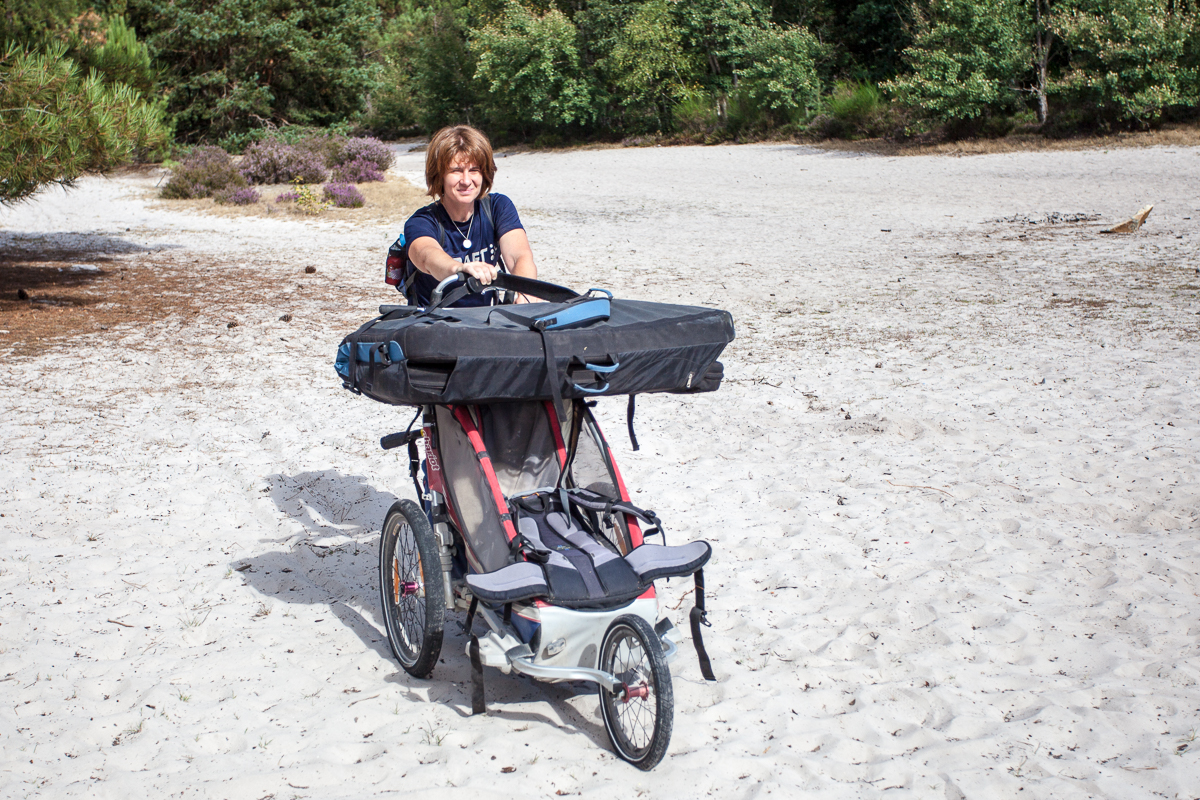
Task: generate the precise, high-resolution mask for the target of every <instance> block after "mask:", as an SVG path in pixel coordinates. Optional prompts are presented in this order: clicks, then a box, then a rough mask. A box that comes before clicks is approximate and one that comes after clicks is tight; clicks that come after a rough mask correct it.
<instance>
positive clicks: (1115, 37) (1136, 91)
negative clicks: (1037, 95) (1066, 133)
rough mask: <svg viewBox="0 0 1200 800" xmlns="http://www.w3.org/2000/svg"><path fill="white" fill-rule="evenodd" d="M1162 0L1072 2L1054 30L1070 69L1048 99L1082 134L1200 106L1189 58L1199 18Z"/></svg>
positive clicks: (1199, 89) (1139, 124)
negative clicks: (1065, 110) (1065, 109)
mask: <svg viewBox="0 0 1200 800" xmlns="http://www.w3.org/2000/svg"><path fill="white" fill-rule="evenodd" d="M1176 5H1177V4H1175V3H1170V2H1167V0H1136V2H1135V1H1134V0H1078V2H1077V5H1076V7H1075V8H1073V9H1071V10H1070V11H1069V12H1067V13H1065V14H1063V15H1062V17H1061V19H1060V21H1059V31H1060V35H1061V36H1062V38H1063V41H1064V43H1065V44H1066V46H1067V48H1068V51H1069V57H1070V68H1069V69H1068V70H1067V72H1066V73H1065V74H1064V75H1063V76H1062V78H1061V79H1060V80H1058V81H1057V82H1055V83H1054V84H1052V85H1051V88H1050V92H1051V93H1052V94H1054V95H1057V96H1058V97H1060V98H1061V99H1062V100H1064V101H1066V103H1067V104H1069V105H1070V106H1072V113H1071V114H1069V115H1067V116H1066V117H1065V118H1064V119H1062V120H1056V121H1055V126H1056V127H1058V128H1060V129H1061V127H1062V125H1063V123H1064V122H1066V121H1067V120H1068V119H1071V118H1072V117H1073V118H1075V119H1076V120H1078V122H1077V123H1076V124H1079V125H1081V126H1086V127H1092V126H1094V127H1100V128H1105V127H1109V126H1110V125H1112V124H1133V125H1135V126H1137V127H1146V126H1148V125H1150V124H1151V123H1153V122H1155V121H1157V120H1158V119H1159V118H1160V117H1161V116H1162V114H1163V112H1164V111H1165V110H1166V109H1168V108H1170V107H1172V106H1187V105H1195V104H1196V102H1197V100H1198V99H1200V87H1198V86H1197V78H1198V73H1197V67H1196V66H1194V65H1189V63H1188V61H1187V56H1188V55H1189V46H1190V45H1191V41H1190V40H1191V37H1192V36H1195V35H1197V28H1196V25H1197V22H1198V20H1197V15H1196V13H1195V12H1192V14H1190V15H1189V14H1186V13H1185V12H1183V11H1181V10H1175V9H1174V6H1176Z"/></svg>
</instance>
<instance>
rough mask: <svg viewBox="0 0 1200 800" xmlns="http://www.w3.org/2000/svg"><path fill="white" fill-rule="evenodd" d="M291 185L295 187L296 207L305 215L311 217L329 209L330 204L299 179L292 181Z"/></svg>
mask: <svg viewBox="0 0 1200 800" xmlns="http://www.w3.org/2000/svg"><path fill="white" fill-rule="evenodd" d="M292 185H293V186H295V187H296V189H295V192H296V206H297V207H298V208H299V209H300V210H301V211H302V212H304V213H305V214H308V215H310V216H312V215H316V214H320V213H321V212H322V211H324V210H325V209H327V208H329V206H330V203H329V202H327V201H326V200H325V199H324V198H323V197H322V195H321V194H317V190H316V189H314V188H313V187H312V186H309V185H306V184H305V183H304V182H303V181H301V180H300V179H299V178H296V179H295V180H293V181H292Z"/></svg>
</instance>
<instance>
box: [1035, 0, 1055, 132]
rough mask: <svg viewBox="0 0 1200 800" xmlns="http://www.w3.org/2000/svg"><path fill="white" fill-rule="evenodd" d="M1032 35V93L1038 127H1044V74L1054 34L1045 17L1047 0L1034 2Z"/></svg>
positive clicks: (1046, 110)
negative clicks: (1034, 97) (1035, 103)
mask: <svg viewBox="0 0 1200 800" xmlns="http://www.w3.org/2000/svg"><path fill="white" fill-rule="evenodd" d="M1033 15H1034V35H1033V53H1034V67H1035V68H1036V69H1037V80H1036V83H1035V85H1034V87H1033V93H1034V95H1035V96H1036V97H1037V121H1038V125H1039V126H1041V125H1045V124H1046V118H1047V117H1049V116H1050V104H1049V101H1048V100H1047V98H1046V83H1047V78H1046V73H1047V71H1048V69H1049V66H1050V49H1051V48H1052V47H1053V46H1054V33H1053V32H1052V31H1051V30H1050V29H1049V25H1048V23H1047V22H1046V20H1045V17H1047V16H1049V15H1050V2H1049V0H1034V4H1033Z"/></svg>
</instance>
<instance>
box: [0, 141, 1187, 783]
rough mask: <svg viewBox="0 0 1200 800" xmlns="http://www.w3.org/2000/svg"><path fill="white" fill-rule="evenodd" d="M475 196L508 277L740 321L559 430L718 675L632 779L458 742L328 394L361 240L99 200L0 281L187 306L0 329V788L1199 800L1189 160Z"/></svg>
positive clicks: (37, 205)
mask: <svg viewBox="0 0 1200 800" xmlns="http://www.w3.org/2000/svg"><path fill="white" fill-rule="evenodd" d="M499 166H500V173H499V175H498V179H497V186H496V188H497V190H498V191H502V192H505V193H507V194H509V195H510V196H512V197H513V198H514V199H515V201H516V203H517V206H518V208H519V209H520V210H521V212H522V215H523V218H524V220H525V223H526V225H527V228H528V230H529V233H530V238H531V239H532V241H533V244H534V248H535V253H536V255H537V257H538V259H539V262H540V265H541V269H542V273H543V275H544V276H545V277H547V278H549V279H551V280H556V281H560V282H564V283H567V284H569V285H572V286H576V287H580V288H586V287H588V286H593V285H594V286H603V287H609V288H612V289H614V290H615V291H616V292H617V293H618V294H619V295H622V296H626V297H634V298H655V299H666V300H674V301H679V302H690V303H702V304H713V305H719V306H721V307H724V308H727V309H729V310H730V311H731V312H732V313H733V315H734V318H735V321H736V324H737V327H738V338H737V340H736V341H735V342H734V343H733V345H732V346H731V347H730V348H729V350H728V351H727V353H726V356H725V358H724V359H723V360H724V362H725V365H726V375H727V376H728V379H727V381H726V384H725V385H724V386H723V387H722V389H721V390H720V391H719V392H717V393H715V394H711V395H704V396H697V397H692V398H679V397H668V396H663V397H646V398H643V399H642V400H641V401H640V402H639V418H638V434H639V438H640V439H641V442H642V450H641V451H640V452H638V453H636V454H635V453H632V452H630V450H629V445H628V443H627V442H626V441H625V439H624V437H623V435H622V434H623V424H622V422H623V419H622V417H623V410H624V404H623V403H622V402H621V401H620V400H618V399H612V400H608V401H602V402H601V405H600V409H599V411H600V414H601V419H602V420H604V421H605V422H606V427H607V429H608V431H609V434H610V437H611V439H612V440H613V442H614V444H615V446H616V448H617V451H618V452H617V455H618V459H619V461H620V463H621V465H622V467H623V470H624V472H625V475H626V479H627V481H628V482H629V483H630V484H631V485H632V486H634V487H636V490H637V493H636V499H637V500H638V501H639V502H640V504H642V505H645V506H649V507H652V508H654V509H655V510H656V511H657V512H658V513H659V514H660V516H662V517H663V518H664V520H666V521H667V524H668V525H669V528H670V531H671V536H672V540H673V541H675V542H680V541H683V540H684V539H685V538H692V537H704V538H707V539H709V540H710V541H712V542H713V543H714V545H715V548H716V555H715V556H714V559H713V562H712V565H711V566H710V567H709V568H708V569H706V572H707V573H708V582H709V584H710V587H711V588H712V589H713V593H714V595H715V597H714V598H713V600H712V601H711V608H712V612H711V614H710V617H711V619H712V620H713V622H714V627H713V628H712V629H711V631H709V632H708V635H707V641H708V646H709V649H710V652H711V653H713V655H714V662H715V668H716V671H717V674H718V678H719V681H718V682H717V683H715V684H709V683H705V682H704V681H703V680H702V679H701V678H700V675H699V670H698V668H697V666H696V664H695V661H694V658H692V656H691V653H690V649H689V645H688V644H687V643H685V645H684V648H683V649H682V651H681V658H680V659H679V660H677V661H676V662H675V664H674V665H673V672H674V675H675V680H674V685H675V697H676V704H677V710H676V718H675V733H674V737H673V739H672V743H671V748H670V752H669V756H668V757H667V758H666V759H665V760H664V762H663V763H662V764H661V765H660V766H659V767H658V768H657V769H656V770H655V771H654V772H652V773H649V774H647V773H641V772H639V771H637V770H635V769H633V768H631V767H629V766H627V765H625V764H623V763H622V762H620V761H618V760H617V759H616V758H615V757H614V756H613V755H612V754H611V752H610V750H609V746H608V743H607V740H606V737H605V734H604V731H603V725H602V723H601V720H600V716H599V711H598V707H597V702H596V698H595V695H594V694H592V693H590V692H589V691H586V690H585V688H584V687H582V686H551V685H546V684H540V683H535V682H531V681H528V680H526V679H524V678H519V677H512V676H508V677H506V676H502V675H500V674H499V673H497V672H495V671H491V670H489V671H488V687H489V702H490V712H489V715H488V716H486V717H471V716H469V709H470V692H469V682H468V680H469V665H468V662H467V659H466V657H465V656H464V655H463V652H462V651H463V646H464V639H463V637H462V636H461V634H459V633H457V632H456V631H455V632H451V633H448V636H447V640H446V645H445V647H444V649H443V658H444V663H442V664H440V665H439V667H438V669H437V670H436V672H435V673H434V677H433V678H432V679H431V680H428V681H418V680H414V679H411V678H409V677H408V676H407V674H406V673H404V672H403V671H401V670H400V669H399V668H398V666H397V665H396V664H395V662H394V661H393V660H392V659H391V657H390V653H389V651H388V647H387V643H386V641H385V639H384V636H383V634H382V633H381V626H380V614H379V612H378V610H377V599H376V592H377V588H376V577H375V570H376V559H377V555H376V542H377V539H378V535H377V527H378V525H379V524H380V522H381V520H382V517H383V514H384V512H385V510H386V509H387V507H388V505H389V504H390V503H391V502H392V501H393V498H394V497H406V496H409V495H410V493H411V488H409V485H408V477H407V471H406V465H405V463H404V459H403V458H402V457H397V456H396V455H394V454H385V453H383V452H381V451H380V450H379V449H378V445H377V440H378V437H379V436H380V435H382V434H384V433H389V432H391V431H394V430H398V429H401V428H403V427H404V425H405V424H407V422H408V414H407V413H406V412H405V411H404V410H403V409H393V408H389V407H384V406H381V405H377V404H374V403H371V402H369V401H367V400H364V399H363V398H361V397H355V396H353V395H351V394H350V393H348V392H346V391H344V390H343V389H341V388H340V385H339V382H338V381H337V380H336V379H335V376H334V372H333V370H332V367H331V364H330V362H331V359H332V355H333V352H334V349H335V347H336V345H337V343H338V341H339V340H340V338H341V336H342V335H344V334H345V333H346V332H347V331H348V330H349V329H350V328H351V327H352V326H354V325H356V324H357V323H358V322H360V321H362V320H364V319H366V318H367V317H368V315H370V314H371V313H372V308H373V306H374V305H376V304H378V303H379V302H386V301H389V300H391V299H392V297H393V296H394V295H390V294H389V292H390V290H388V289H385V287H384V286H383V284H382V282H381V279H382V274H381V273H382V263H381V262H382V256H383V252H384V249H385V248H386V246H387V244H388V243H389V241H390V239H391V238H392V237H393V236H394V235H395V232H396V230H397V228H398V226H399V224H400V222H401V221H400V220H397V221H396V222H395V224H387V225H385V224H374V223H372V224H366V223H363V224H350V223H346V222H332V221H320V220H317V221H305V220H292V219H277V218H263V219H260V218H253V217H238V218H222V217H216V216H197V215H191V216H188V215H185V214H182V213H178V212H175V211H171V210H168V209H165V208H163V207H162V206H160V205H153V204H150V203H148V202H147V200H146V199H145V190H146V188H147V187H148V186H149V185H150V184H152V182H153V181H152V178H151V177H149V176H144V177H140V178H139V177H136V176H134V177H125V178H121V179H119V180H104V179H91V180H86V181H83V182H82V183H81V184H80V186H79V188H78V189H77V190H75V191H73V192H71V193H70V194H66V195H64V194H62V193H61V192H47V193H46V194H45V195H44V196H42V197H41V198H40V199H38V200H37V201H35V202H32V203H28V204H24V205H21V206H17V207H15V208H11V209H5V210H0V249H4V250H6V251H13V250H14V249H16V250H19V249H21V248H25V249H29V248H31V247H32V248H34V249H36V247H38V246H41V245H38V244H37V243H39V242H41V243H43V245H44V246H47V247H50V246H54V247H61V248H67V249H71V251H72V252H76V251H82V252H85V253H87V252H90V253H93V254H94V255H95V257H96V258H97V259H98V258H101V257H103V258H106V259H109V260H110V261H108V262H105V263H106V264H109V265H110V266H111V264H114V263H115V264H119V265H121V266H124V267H126V268H128V269H130V270H137V269H141V270H149V271H154V272H162V271H171V270H174V271H175V272H176V273H178V274H179V275H183V276H194V284H195V285H194V286H193V288H192V291H191V294H189V295H188V300H187V304H186V308H187V310H186V311H183V310H181V311H180V312H178V313H173V312H171V311H170V309H168V310H167V311H166V312H164V314H161V315H156V316H155V317H154V318H153V319H151V320H149V321H144V322H131V321H126V322H118V323H115V324H114V325H112V326H111V327H109V329H108V330H97V331H95V332H94V333H88V334H85V335H79V336H74V337H70V338H64V339H57V340H46V341H40V342H38V343H37V347H35V348H30V347H28V346H27V344H28V343H18V342H13V341H11V336H7V337H6V335H5V334H0V352H3V353H4V354H5V355H4V362H3V363H4V369H3V374H2V375H0V407H2V408H3V409H4V413H3V415H0V542H2V543H3V547H2V548H0V599H2V602H0V695H2V697H3V700H4V702H3V703H2V704H0V795H2V796H4V797H32V796H45V797H112V798H125V797H130V796H141V795H147V794H153V795H154V796H160V797H175V796H178V797H222V798H256V799H257V798H304V797H312V798H342V797H345V798H351V797H353V798H361V797H375V796H384V795H389V794H406V795H412V796H418V797H422V796H433V795H434V794H435V793H436V794H438V795H441V794H442V793H443V792H444V791H446V790H447V789H450V788H451V787H457V788H468V789H469V790H470V791H471V792H472V793H473V796H477V797H510V796H515V795H518V794H519V795H521V796H531V797H532V796H536V797H543V796H561V795H568V794H582V795H584V796H592V797H613V796H629V797H632V796H643V795H645V796H650V797H679V798H691V797H696V796H714V797H761V796H765V795H779V796H785V797H794V796H798V795H799V793H800V792H801V791H804V792H806V793H807V794H806V796H811V797H830V798H836V797H869V798H876V797H887V798H892V797H896V798H906V797H912V798H936V799H937V800H942V798H946V799H947V800H959V799H960V798H964V797H966V798H1089V797H1108V798H1130V797H1162V798H1173V799H1175V800H1181V799H1183V798H1195V797H1197V796H1200V741H1197V742H1193V739H1194V738H1195V737H1196V736H1197V734H1198V733H1200V686H1197V680H1198V679H1200V660H1198V656H1200V652H1198V647H1197V635H1198V634H1200V615H1198V613H1197V607H1198V604H1197V599H1196V598H1197V593H1198V592H1200V579H1198V577H1197V567H1198V566H1200V559H1198V556H1200V548H1198V546H1197V541H1196V533H1197V530H1198V528H1200V486H1198V482H1200V479H1198V477H1197V475H1198V473H1197V454H1198V453H1200V445H1198V443H1197V434H1198V433H1200V421H1198V419H1197V413H1198V411H1200V397H1198V395H1197V381H1198V380H1200V379H1198V378H1197V363H1198V359H1197V356H1198V355H1200V316H1198V314H1200V259H1197V255H1196V254H1197V245H1198V244H1200V197H1198V196H1197V194H1196V187H1197V186H1200V149H1196V148H1186V147H1166V148H1162V147H1160V148H1148V149H1139V150H1114V151H1110V152H1103V151H1099V150H1095V151H1087V152H1053V153H1020V154H1000V155H987V156H978V157H972V158H946V157H910V158H898V159H893V158H885V157H877V156H862V155H855V154H852V153H839V152H826V151H819V150H814V149H807V148H802V147H794V146H772V145H760V146H744V147H713V148H648V149H630V150H620V149H616V150H612V149H610V150H602V151H594V152H588V151H583V152H572V153H558V154H522V155H514V156H510V157H507V158H503V159H501V160H500V161H499ZM395 171H396V172H397V174H399V175H409V176H413V177H415V176H418V175H419V174H420V172H421V156H420V155H405V156H402V157H401V158H400V159H399V162H398V164H397V166H396V168H395ZM1151 202H1152V203H1155V204H1156V207H1155V210H1154V213H1153V214H1152V215H1151V217H1150V222H1149V224H1148V225H1147V226H1146V227H1145V228H1144V229H1143V230H1142V231H1140V232H1139V233H1137V234H1136V235H1133V236H1124V237H1106V236H1101V235H1100V234H1099V233H1098V231H1099V229H1100V228H1101V227H1103V226H1104V224H1105V223H1112V222H1116V221H1119V220H1121V219H1124V218H1126V217H1128V216H1129V215H1130V214H1131V213H1132V212H1133V211H1135V210H1136V209H1137V208H1139V207H1140V206H1141V205H1143V204H1145V203H1151ZM1054 214H1057V215H1059V216H1053V215H1054ZM1062 215H1065V218H1066V219H1074V220H1075V221H1074V222H1047V220H1048V219H1050V220H1053V219H1063V218H1064V217H1063V216H1062ZM73 258H78V259H79V263H84V264H86V263H87V261H86V259H85V258H84V257H83V256H73ZM305 266H316V267H317V272H316V273H315V274H307V273H305V272H304V267H305ZM105 268H106V269H109V268H110V267H109V266H106V267H105ZM229 287H234V289H236V291H234V289H230V288H229ZM183 307H184V306H183V305H181V309H182V308H183ZM285 312H286V313H290V314H291V315H292V320H291V321H290V322H283V321H281V320H280V319H279V317H280V316H281V314H283V313H285ZM234 321H236V322H238V323H239V324H238V325H237V326H236V327H232V328H231V327H229V323H230V322H234ZM690 585H691V583H690V581H672V582H671V583H670V584H668V585H666V586H665V587H663V589H664V591H663V593H664V595H665V596H666V598H667V602H668V603H669V604H670V605H672V606H673V605H675V604H676V603H679V602H681V601H682V602H683V603H684V604H683V605H682V607H681V608H680V610H679V611H676V612H674V614H673V615H674V617H675V619H676V621H677V622H682V621H683V620H684V618H685V614H684V612H685V611H686V609H687V607H688V606H687V603H686V601H685V600H684V598H685V595H688V594H689V593H690ZM508 768H512V769H511V770H508Z"/></svg>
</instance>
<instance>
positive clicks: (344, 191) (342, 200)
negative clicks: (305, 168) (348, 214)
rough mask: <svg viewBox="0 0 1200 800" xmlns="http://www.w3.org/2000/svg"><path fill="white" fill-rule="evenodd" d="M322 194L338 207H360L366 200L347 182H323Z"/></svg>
mask: <svg viewBox="0 0 1200 800" xmlns="http://www.w3.org/2000/svg"><path fill="white" fill-rule="evenodd" d="M324 196H325V199H326V200H328V201H330V202H331V203H333V204H334V205H335V206H337V207H338V208H362V206H363V204H365V203H366V202H367V201H366V199H365V198H364V197H363V196H362V192H360V191H358V189H356V188H354V187H353V186H351V185H350V184H348V183H327V184H325V192H324Z"/></svg>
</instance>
